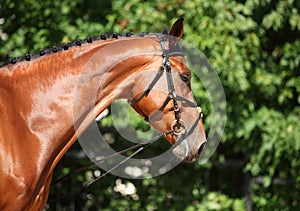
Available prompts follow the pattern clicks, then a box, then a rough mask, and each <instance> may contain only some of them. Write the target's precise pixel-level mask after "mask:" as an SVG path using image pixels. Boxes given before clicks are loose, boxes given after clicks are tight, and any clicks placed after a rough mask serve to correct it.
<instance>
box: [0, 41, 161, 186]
mask: <svg viewBox="0 0 300 211" xmlns="http://www.w3.org/2000/svg"><path fill="white" fill-rule="evenodd" d="M145 52H146V53H145ZM160 53H161V48H160V44H159V42H158V40H157V39H154V38H153V37H144V38H140V37H135V38H121V39H114V40H108V41H95V42H94V43H92V44H84V45H83V46H81V47H73V48H70V49H69V50H67V51H60V52H57V53H55V54H48V55H45V56H43V57H40V58H37V59H34V60H32V61H30V62H27V61H24V62H19V63H17V64H15V65H9V66H5V67H2V68H1V69H0V110H2V111H4V112H3V113H2V114H3V115H2V114H1V115H2V116H1V118H0V119H1V123H2V125H0V150H1V151H0V154H1V155H2V154H6V155H7V156H6V158H5V159H6V161H5V162H6V163H8V164H9V165H14V166H20V167H22V168H26V166H30V168H34V169H35V170H36V171H39V173H38V174H39V176H42V175H44V176H46V175H47V174H48V172H45V171H46V170H45V169H50V170H48V171H52V170H53V168H54V166H55V165H56V163H57V162H58V161H59V159H60V158H61V156H62V155H63V154H64V153H65V152H66V150H67V149H68V148H69V147H70V146H71V145H72V144H73V142H74V141H75V140H76V139H77V134H75V129H74V122H75V123H76V122H77V123H78V126H79V127H78V128H79V133H78V134H80V133H81V132H83V130H84V129H85V128H86V127H87V126H88V125H89V124H90V123H91V121H93V119H94V118H95V116H97V115H98V114H99V113H100V112H102V111H103V110H104V109H105V108H106V107H107V106H109V105H110V104H111V102H112V101H113V100H114V99H116V98H119V97H125V98H126V97H128V96H126V93H127V92H126V90H127V89H128V88H130V87H132V86H133V84H134V81H133V80H129V82H125V81H126V80H128V78H130V77H131V76H132V75H134V73H136V72H138V71H141V70H142V69H141V67H145V65H147V64H150V63H151V62H152V61H153V57H154V55H156V56H157V55H159V54H160ZM156 58H158V57H156ZM157 67H158V66H157ZM157 67H156V68H157ZM95 87H96V88H95ZM99 90H101V91H99ZM93 95H94V96H93ZM95 96H96V97H95ZM90 97H91V98H90ZM93 97H94V98H93ZM91 99H92V101H91ZM95 105H96V106H95ZM93 106H95V110H94V111H91V108H92V107H93ZM74 114H75V115H74ZM4 122H5V125H3V123H4ZM12 146H13V147H14V148H13V149H12ZM28 151H30V155H29V154H28ZM16 154H17V156H18V158H17V159H15V158H11V159H10V158H9V157H14V156H16ZM2 157H3V156H2ZM7 157H8V158H7ZM5 162H4V161H3V160H2V161H1V159H0V165H5V164H4V163H5ZM31 170H33V169H31ZM16 171H17V170H16ZM0 188H1V187H0Z"/></svg>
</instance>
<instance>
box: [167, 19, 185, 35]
mask: <svg viewBox="0 0 300 211" xmlns="http://www.w3.org/2000/svg"><path fill="white" fill-rule="evenodd" d="M183 20H184V19H183V18H179V19H178V20H177V21H176V22H175V23H174V24H173V26H172V28H171V31H170V33H169V35H171V36H173V37H177V38H178V39H180V38H181V37H182V35H183Z"/></svg>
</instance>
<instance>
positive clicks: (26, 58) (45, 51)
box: [0, 32, 155, 68]
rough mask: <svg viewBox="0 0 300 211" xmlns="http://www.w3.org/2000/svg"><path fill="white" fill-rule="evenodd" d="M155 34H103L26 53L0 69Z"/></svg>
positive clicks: (1, 63)
mask: <svg viewBox="0 0 300 211" xmlns="http://www.w3.org/2000/svg"><path fill="white" fill-rule="evenodd" d="M154 34H155V33H145V32H141V33H139V34H134V33H132V32H126V33H125V34H119V33H113V34H111V35H107V34H101V35H99V36H88V37H87V38H85V39H84V40H80V39H78V40H74V41H72V42H69V43H62V44H60V45H59V46H56V45H54V46H52V47H50V48H45V49H42V50H40V51H38V52H35V53H32V54H31V53H26V54H25V55H24V56H21V57H14V58H11V59H8V60H7V61H4V62H0V68H1V67H4V66H7V65H9V64H16V63H18V62H23V61H31V60H34V59H36V58H39V57H42V56H44V55H48V54H52V53H57V52H60V51H67V50H69V49H70V48H72V47H75V46H82V45H84V44H90V43H93V42H94V41H99V40H103V41H104V40H109V39H119V38H124V37H127V38H130V37H144V36H147V35H154Z"/></svg>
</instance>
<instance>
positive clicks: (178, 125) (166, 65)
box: [49, 34, 203, 203]
mask: <svg viewBox="0 0 300 211" xmlns="http://www.w3.org/2000/svg"><path fill="white" fill-rule="evenodd" d="M157 36H158V38H159V40H160V44H161V47H162V52H163V53H162V57H163V61H162V65H161V66H160V67H159V69H158V72H157V73H156V75H155V76H154V78H153V80H152V81H151V83H150V84H149V86H148V88H147V89H146V90H145V91H144V92H143V93H142V94H141V95H140V96H139V97H138V98H137V99H134V100H132V101H128V103H129V104H130V105H134V104H137V103H138V102H140V101H141V100H142V99H143V98H144V97H147V95H148V94H149V93H150V91H151V90H152V88H153V87H154V86H155V84H156V83H157V82H158V80H159V79H160V78H161V76H162V75H163V73H164V71H166V77H167V84H168V96H167V97H166V99H165V101H164V102H163V105H162V106H161V107H160V108H159V109H158V110H157V111H156V112H154V114H152V115H151V116H149V117H146V118H145V120H146V121H148V122H149V121H150V120H151V118H153V117H154V116H155V115H157V114H158V113H159V112H161V111H163V110H164V109H165V107H166V106H167V105H168V103H169V102H170V101H171V100H173V110H174V119H175V120H174V122H173V123H172V125H171V129H170V130H169V131H167V132H164V133H160V134H158V135H156V136H155V137H153V138H152V139H150V140H148V141H146V142H143V143H139V144H136V145H133V146H131V147H129V148H126V149H124V150H121V151H119V152H116V153H114V154H112V155H109V156H106V157H103V158H98V159H97V158H96V159H95V161H93V162H89V163H88V164H86V165H85V166H83V167H81V168H79V169H77V170H75V171H73V172H71V173H69V174H66V175H65V176H63V177H61V178H59V179H57V180H56V181H55V182H53V183H52V184H51V186H53V185H55V184H57V183H60V182H63V181H65V180H67V179H69V178H71V177H72V176H74V175H76V174H77V173H79V172H81V171H83V170H86V169H89V168H90V167H92V166H94V165H96V163H102V162H104V161H105V160H108V159H110V158H113V157H115V156H117V155H119V154H124V153H126V152H128V151H131V150H135V149H137V150H136V151H135V152H133V153H132V154H131V155H130V156H128V157H126V158H125V159H124V160H123V161H121V162H120V163H118V164H117V165H115V166H114V167H112V168H111V169H110V170H108V171H106V172H105V173H103V174H102V175H100V176H98V177H96V178H94V179H93V180H92V181H90V182H88V183H87V184H85V185H83V187H82V188H81V189H79V190H77V191H75V192H73V193H70V194H68V195H64V196H60V197H57V198H55V199H53V200H51V201H49V203H53V202H55V201H57V200H60V199H63V198H66V197H70V196H73V195H75V194H77V193H79V192H82V191H86V190H87V188H88V187H89V186H90V185H92V184H93V183H95V182H96V181H98V180H100V179H102V178H103V177H105V176H106V175H107V174H109V173H110V172H112V171H113V170H115V169H117V168H118V167H120V166H121V165H122V164H124V163H125V162H127V161H128V160H129V159H130V158H132V157H134V156H135V155H137V154H138V153H140V152H141V151H142V150H144V149H145V148H146V147H148V146H149V145H151V144H152V143H154V142H155V141H157V140H158V139H160V138H162V137H164V136H167V135H169V134H174V135H177V136H178V137H179V138H178V140H177V141H176V142H175V143H174V144H173V145H172V147H173V148H175V147H177V146H178V145H179V144H180V143H181V142H182V141H184V139H186V138H187V137H188V136H190V135H191V134H192V133H193V132H194V130H195V128H196V127H197V125H198V123H199V121H200V120H201V118H202V117H203V113H202V110H201V108H200V107H198V106H197V104H196V103H194V102H192V101H190V100H188V99H186V98H184V97H182V96H178V95H176V92H175V87H174V82H173V77H172V72H171V65H170V61H169V58H170V57H174V56H184V54H183V53H182V52H180V51H174V52H172V51H170V50H167V49H166V42H167V37H166V36H165V35H164V34H157ZM178 101H182V102H185V103H186V104H188V106H190V107H194V108H197V109H198V111H199V115H198V116H197V118H196V120H195V121H194V123H193V125H192V127H191V128H190V129H189V130H188V132H186V129H185V123H184V121H183V120H181V119H180V115H179V114H180V109H179V106H178Z"/></svg>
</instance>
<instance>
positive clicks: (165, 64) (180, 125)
mask: <svg viewBox="0 0 300 211" xmlns="http://www.w3.org/2000/svg"><path fill="white" fill-rule="evenodd" d="M157 36H158V38H159V40H160V44H161V48H162V57H163V61H162V65H161V66H160V67H159V69H158V72H157V73H156V75H155V77H154V79H153V80H152V81H151V83H150V84H149V86H148V88H147V89H146V90H145V91H144V92H143V94H141V95H140V96H139V97H138V98H137V99H134V100H132V101H131V102H129V103H130V105H134V104H137V103H138V102H140V101H141V100H142V99H143V98H144V97H147V96H148V94H149V93H150V91H151V90H152V88H153V87H154V86H155V84H156V83H157V81H158V80H159V79H160V78H161V76H162V75H163V73H164V71H166V77H167V84H168V96H167V97H166V99H165V101H164V103H163V104H162V106H161V107H160V108H159V109H158V110H157V111H156V112H154V114H152V115H151V116H149V117H145V120H146V121H150V120H151V118H153V117H154V116H156V115H157V114H159V113H160V112H162V111H163V110H164V109H165V107H166V106H167V105H168V103H169V102H170V101H171V100H172V101H173V110H174V119H175V120H174V121H173V123H172V124H171V133H173V134H174V135H177V136H182V135H183V134H185V133H186V128H185V123H184V121H183V120H181V119H180V117H179V114H180V109H179V106H178V101H182V102H184V103H186V104H187V105H188V106H190V107H194V108H198V111H199V116H198V118H197V119H196V120H195V122H194V124H193V126H192V127H191V129H190V131H189V132H188V133H189V135H190V132H191V130H192V129H193V130H194V129H195V127H196V125H197V124H198V122H199V121H200V119H201V118H202V117H203V113H202V110H201V108H200V107H198V106H197V104H196V103H194V102H192V101H190V100H188V99H186V98H184V97H182V96H178V95H177V94H176V92H175V87H174V82H173V77H172V72H171V65H170V61H169V58H170V57H175V56H184V54H183V53H182V52H180V51H171V50H167V49H166V42H167V37H166V35H165V34H157ZM185 137H186V136H185Z"/></svg>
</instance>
